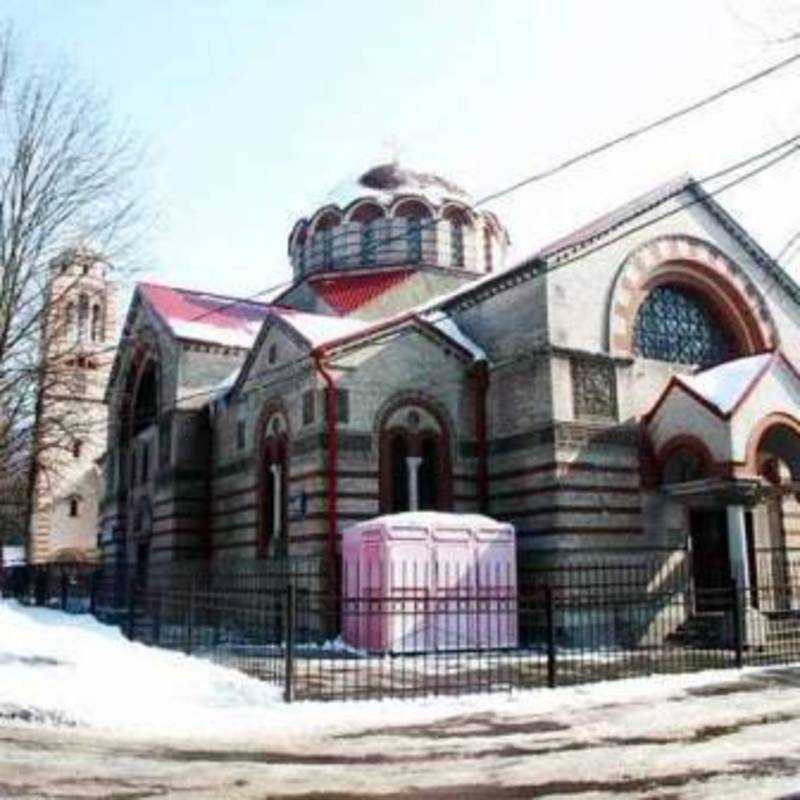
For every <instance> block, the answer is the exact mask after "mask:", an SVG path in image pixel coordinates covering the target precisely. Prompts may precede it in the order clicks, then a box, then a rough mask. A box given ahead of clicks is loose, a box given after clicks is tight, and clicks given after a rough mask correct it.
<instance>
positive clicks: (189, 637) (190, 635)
mask: <svg viewBox="0 0 800 800" xmlns="http://www.w3.org/2000/svg"><path fill="white" fill-rule="evenodd" d="M194 585H195V577H194V576H192V582H191V584H189V608H188V612H187V613H188V619H187V620H186V655H187V656H188V655H191V652H192V647H193V645H194V642H193V639H194Z"/></svg>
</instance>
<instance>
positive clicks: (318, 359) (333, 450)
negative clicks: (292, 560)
mask: <svg viewBox="0 0 800 800" xmlns="http://www.w3.org/2000/svg"><path fill="white" fill-rule="evenodd" d="M312 356H313V358H314V366H315V367H316V369H317V372H318V373H319V374H320V376H321V377H322V380H323V381H325V425H326V433H327V440H328V447H327V450H328V453H327V458H326V459H325V494H326V497H327V506H328V507H327V509H326V519H327V528H328V542H327V544H328V572H329V575H330V576H331V585H330V589H331V594H332V595H333V593H334V591H335V589H334V587H335V583H334V577H335V576H336V575H337V570H336V534H337V530H336V494H337V491H338V487H337V476H336V472H337V458H338V442H337V428H336V382H335V381H334V378H333V376H332V375H331V374H330V372H328V371H327V369H326V367H325V365H324V364H323V363H322V351H315V352H314V353H313V354H312Z"/></svg>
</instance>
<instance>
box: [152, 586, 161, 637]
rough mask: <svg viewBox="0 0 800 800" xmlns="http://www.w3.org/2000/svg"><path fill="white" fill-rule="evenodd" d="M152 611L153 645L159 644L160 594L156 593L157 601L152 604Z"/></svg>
mask: <svg viewBox="0 0 800 800" xmlns="http://www.w3.org/2000/svg"><path fill="white" fill-rule="evenodd" d="M152 609H153V644H154V645H160V644H161V592H159V593H158V599H157V600H155V602H153V603H152Z"/></svg>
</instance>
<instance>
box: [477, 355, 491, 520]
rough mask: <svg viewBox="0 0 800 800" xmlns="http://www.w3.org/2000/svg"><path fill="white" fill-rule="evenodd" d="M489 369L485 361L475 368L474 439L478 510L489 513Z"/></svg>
mask: <svg viewBox="0 0 800 800" xmlns="http://www.w3.org/2000/svg"><path fill="white" fill-rule="evenodd" d="M488 391H489V368H488V365H487V364H486V362H485V361H483V362H481V363H479V364H477V365H476V366H475V439H476V441H477V447H478V470H477V472H478V474H477V478H478V508H479V510H480V511H481V513H483V514H487V513H488V512H489V454H488V450H489V448H488V443H487V436H486V395H487V392H488Z"/></svg>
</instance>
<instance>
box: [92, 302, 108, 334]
mask: <svg viewBox="0 0 800 800" xmlns="http://www.w3.org/2000/svg"><path fill="white" fill-rule="evenodd" d="M104 338H105V337H104V335H103V313H102V310H101V309H100V306H99V305H97V304H95V305H93V306H92V341H93V342H102V341H103V339H104Z"/></svg>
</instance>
